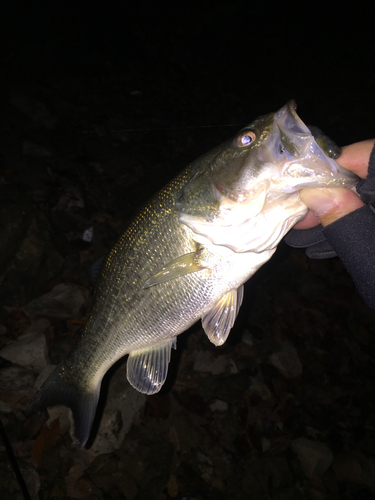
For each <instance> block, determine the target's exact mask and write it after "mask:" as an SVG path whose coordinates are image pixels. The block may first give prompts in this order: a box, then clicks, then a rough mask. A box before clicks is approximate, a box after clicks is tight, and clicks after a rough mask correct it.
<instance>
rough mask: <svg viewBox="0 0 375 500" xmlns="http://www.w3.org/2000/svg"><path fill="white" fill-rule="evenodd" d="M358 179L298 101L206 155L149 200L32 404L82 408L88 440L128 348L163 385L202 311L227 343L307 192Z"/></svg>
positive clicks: (215, 338) (145, 377)
mask: <svg viewBox="0 0 375 500" xmlns="http://www.w3.org/2000/svg"><path fill="white" fill-rule="evenodd" d="M246 134H247V135H246ZM248 141H250V142H248ZM355 183H356V177H355V176H354V175H353V174H351V173H349V172H347V171H344V170H343V169H341V167H339V166H338V165H337V164H336V163H335V162H334V161H333V160H331V159H329V158H328V157H327V156H326V155H325V154H324V153H323V151H322V150H321V148H320V147H319V146H318V145H317V144H316V141H315V140H314V138H313V136H312V135H311V133H310V131H309V130H308V129H307V127H306V126H305V125H304V124H303V122H302V121H301V120H300V119H299V117H298V115H297V114H296V112H295V104H294V103H293V102H291V103H288V104H287V105H286V106H284V107H283V108H281V110H279V111H278V112H277V113H273V114H269V115H265V116H264V117H260V118H259V119H257V120H255V121H254V122H253V123H252V124H250V125H249V126H248V127H246V128H245V129H244V131H240V133H239V134H237V135H236V137H235V138H234V139H231V140H230V141H228V142H226V143H224V144H223V145H221V146H218V147H217V148H215V149H213V150H212V151H211V152H209V153H207V154H206V155H203V156H202V157H200V158H199V159H198V160H196V161H195V162H193V163H192V164H191V165H189V166H188V167H187V168H186V169H185V170H183V171H182V172H181V173H180V174H179V175H178V176H177V177H176V178H175V179H173V180H172V181H171V182H170V183H169V184H168V185H167V186H166V187H165V188H164V189H162V190H161V191H159V192H158V193H157V194H156V195H155V196H154V197H153V198H152V199H151V200H150V201H149V202H147V203H146V204H145V205H144V207H143V208H142V209H141V210H140V212H139V213H138V215H137V216H136V217H135V218H134V219H133V221H132V222H131V223H130V225H129V226H128V228H127V229H126V231H125V232H124V234H123V235H122V236H121V237H120V239H119V240H118V242H117V243H116V244H115V246H114V247H113V249H112V250H111V252H110V253H109V255H108V257H107V259H106V260H105V263H104V264H103V267H102V270H101V275H100V277H99V281H98V284H97V287H96V291H95V300H94V306H93V311H92V314H91V316H90V318H89V320H88V322H87V325H86V328H85V331H84V333H83V335H82V337H81V339H80V342H79V344H78V346H77V347H76V349H74V350H73V352H72V353H71V354H70V355H69V356H68V358H67V359H66V360H65V361H63V362H62V363H60V365H58V367H56V369H55V371H54V372H53V373H52V375H51V376H50V377H49V378H48V379H47V380H46V382H45V383H44V384H43V386H42V387H41V389H40V391H39V392H38V393H37V394H36V396H35V399H34V402H33V405H32V408H33V410H37V409H39V408H42V407H46V406H53V405H55V404H63V405H65V406H68V407H69V408H71V410H72V412H73V418H74V439H75V441H76V442H77V443H78V444H79V445H80V446H84V444H85V443H86V441H87V439H88V437H89V434H90V430H91V425H92V421H93V418H94V415H95V411H96V406H97V400H98V397H99V392H100V385H101V381H102V378H103V376H104V374H105V373H106V372H107V370H108V369H109V368H110V367H111V366H112V365H113V364H114V363H115V362H116V361H117V360H118V359H119V358H121V357H123V356H124V355H125V354H129V358H128V361H127V376H128V379H129V382H130V383H131V384H132V385H133V387H135V388H136V389H138V390H140V391H141V392H144V393H146V394H153V393H155V392H157V391H159V390H160V388H161V386H162V384H163V383H164V381H165V378H166V376H167V370H168V363H169V360H170V353H171V348H172V347H174V346H175V343H176V337H177V336H178V335H179V334H180V333H182V332H183V331H185V330H187V329H188V328H189V327H190V326H191V325H193V324H194V323H195V322H196V321H197V320H198V319H200V318H201V319H202V324H203V328H204V330H205V332H206V334H207V336H208V338H209V339H210V340H211V341H212V342H213V343H214V344H215V345H222V344H223V343H224V342H225V340H226V338H227V336H228V334H229V332H230V329H231V327H232V326H233V323H234V320H235V318H236V315H237V313H238V309H239V307H240V305H241V302H242V297H243V283H244V282H245V281H247V279H249V278H250V277H251V276H252V275H253V274H254V273H255V272H256V270H257V269H259V268H260V267H261V266H262V265H263V264H264V263H265V262H266V261H267V260H268V259H269V258H270V257H271V256H272V254H273V253H274V252H275V250H276V247H277V244H278V242H279V241H280V239H281V238H282V237H283V236H284V235H285V233H286V232H287V231H288V230H289V229H290V227H292V226H293V225H294V224H295V223H296V222H297V221H298V220H300V219H301V218H302V217H303V216H304V214H305V213H306V211H307V208H306V207H305V206H304V205H303V203H302V202H301V200H300V199H299V196H298V190H299V189H301V187H307V186H322V185H331V186H333V185H344V186H353V185H355Z"/></svg>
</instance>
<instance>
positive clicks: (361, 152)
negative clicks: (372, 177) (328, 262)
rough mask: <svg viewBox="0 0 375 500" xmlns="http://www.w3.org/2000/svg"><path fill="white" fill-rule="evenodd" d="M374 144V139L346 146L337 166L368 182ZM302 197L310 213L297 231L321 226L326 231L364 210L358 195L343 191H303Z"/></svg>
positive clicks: (343, 189)
mask: <svg viewBox="0 0 375 500" xmlns="http://www.w3.org/2000/svg"><path fill="white" fill-rule="evenodd" d="M374 144H375V139H370V140H367V141H361V142H357V143H355V144H350V145H349V146H345V147H343V148H342V153H341V155H340V157H339V158H338V159H337V162H338V163H339V164H340V165H341V166H342V167H344V168H346V169H348V170H351V171H352V172H354V173H356V174H357V175H358V176H359V177H361V178H362V179H366V178H367V173H368V163H369V158H370V154H371V151H372V149H373V147H374ZM300 197H301V200H302V201H303V202H304V203H305V205H306V206H307V207H308V208H309V212H308V213H307V215H306V217H305V218H304V219H303V220H302V221H301V222H299V223H298V224H296V226H295V229H308V228H310V227H314V226H316V225H318V224H319V222H320V223H321V224H322V226H324V227H325V226H328V224H331V223H332V222H334V221H336V220H337V219H340V218H341V217H344V215H347V214H349V213H351V212H353V211H354V210H357V209H358V208H361V207H363V206H364V203H363V201H362V200H361V198H360V197H359V196H358V195H357V194H356V193H354V192H353V191H351V190H349V189H346V188H342V187H339V188H307V189H302V190H301V192H300Z"/></svg>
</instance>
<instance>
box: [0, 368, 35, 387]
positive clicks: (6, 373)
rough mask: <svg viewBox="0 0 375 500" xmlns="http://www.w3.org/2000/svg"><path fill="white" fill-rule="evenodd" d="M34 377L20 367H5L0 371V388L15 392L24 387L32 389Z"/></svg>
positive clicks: (31, 373)
mask: <svg viewBox="0 0 375 500" xmlns="http://www.w3.org/2000/svg"><path fill="white" fill-rule="evenodd" d="M34 381H35V375H34V374H33V372H32V371H30V370H27V369H26V368H23V367H21V366H7V367H5V368H1V369H0V387H3V388H6V389H10V390H12V391H17V390H19V389H24V388H25V387H33V386H34Z"/></svg>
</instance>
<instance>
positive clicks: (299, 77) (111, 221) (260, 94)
mask: <svg viewBox="0 0 375 500" xmlns="http://www.w3.org/2000/svg"><path fill="white" fill-rule="evenodd" d="M219 4H220V2H219ZM216 16H217V19H216V20H218V19H219V18H220V19H221V18H222V17H220V16H221V14H220V15H219V13H218V11H217V12H216ZM129 26H130V25H129ZM129 26H128V28H129ZM130 28H131V32H130V34H129V35H128V36H129V40H130V41H133V40H134V39H135V40H136V42H137V44H138V45H139V47H140V52H139V53H137V54H138V55H137V57H136V56H133V57H129V58H128V59H127V60H126V63H124V62H123V61H122V62H121V61H120V59H121V58H120V57H119V55H118V54H114V55H113V54H112V55H111V56H109V55H108V51H105V50H104V49H103V50H99V48H98V47H99V45H95V44H94V46H93V49H92V51H91V52H90V51H88V49H87V47H86V45H85V42H84V41H80V44H79V49H80V50H78V51H77V53H76V54H75V55H74V57H71V56H72V54H71V53H69V57H68V56H67V55H66V53H65V52H64V50H63V49H62V48H61V47H59V42H60V43H61V34H60V35H56V36H54V35H53V34H51V33H49V35H48V37H47V40H48V41H49V45H48V44H46V45H44V46H42V45H41V44H38V43H34V44H32V43H31V44H30V45H27V44H26V43H24V44H23V45H22V46H21V45H17V44H16V43H15V42H14V44H13V47H12V48H13V50H8V52H7V57H6V59H5V64H4V68H3V73H2V79H1V82H2V87H1V101H0V106H1V109H0V111H1V133H0V148H1V177H0V274H1V276H0V284H1V286H0V301H1V304H2V308H1V310H0V321H1V326H0V419H1V423H2V426H3V430H2V438H3V444H2V445H1V441H0V462H1V467H0V491H1V492H4V493H1V496H2V498H6V499H7V500H8V499H9V500H13V499H14V500H16V499H17V500H18V499H22V498H32V499H38V498H39V499H40V500H47V499H56V498H76V499H93V500H94V499H95V500H96V499H98V500H99V499H107V498H111V499H114V500H115V499H127V500H151V499H152V500H153V499H155V500H167V499H172V498H173V499H176V500H177V499H181V500H182V499H185V498H186V499H197V500H198V499H199V500H201V499H205V498H207V499H239V500H242V499H247V498H251V499H254V500H257V499H259V500H262V499H275V500H276V499H277V500H300V499H301V500H302V499H314V500H315V499H316V500H323V499H361V500H366V499H371V498H375V456H374V449H375V404H374V401H375V399H374V389H375V366H374V361H373V360H374V349H375V341H374V333H375V316H374V313H373V312H372V311H371V310H370V309H369V308H368V307H367V306H366V305H365V304H364V303H363V301H362V299H361V298H360V297H359V295H358V294H357V292H356V290H355V289H354V286H353V284H352V282H351V279H350V278H349V277H348V275H347V274H346V272H345V270H344V269H343V267H342V265H341V263H340V262H339V261H338V259H330V260H325V261H314V260H310V259H308V258H307V257H306V256H305V254H304V253H303V251H302V250H292V249H290V248H288V247H287V246H286V245H284V244H281V245H280V247H279V249H278V251H277V254H276V255H275V257H274V258H273V259H272V261H271V262H270V263H268V264H267V265H265V266H264V267H263V268H262V269H261V270H260V271H259V272H258V273H257V275H256V276H254V278H253V279H252V280H251V281H250V282H249V283H248V284H247V285H246V289H245V299H244V303H243V305H242V308H241V312H240V314H239V317H238V320H237V322H236V325H235V327H234V329H233V331H232V333H231V334H230V337H229V339H228V341H227V342H226V344H225V345H224V346H223V347H220V348H215V347H214V346H213V345H212V344H210V342H209V341H208V339H207V338H206V336H205V335H204V333H203V331H202V329H201V328H200V325H198V324H197V325H196V326H194V327H193V328H191V330H190V331H189V332H187V333H185V334H184V335H181V336H180V337H179V339H178V349H177V351H176V352H173V354H172V361H171V366H170V370H169V375H168V380H167V383H166V384H165V386H164V387H163V389H162V391H161V392H160V393H159V394H157V395H154V396H150V397H146V396H143V395H141V394H139V393H137V392H136V391H134V390H133V389H132V388H131V387H130V386H129V384H128V382H127V380H126V376H125V371H124V370H125V368H126V365H125V364H124V362H120V363H119V364H118V365H116V366H115V367H114V368H113V369H112V370H111V371H110V373H109V374H108V376H107V377H106V379H105V381H104V390H103V397H102V398H101V400H100V405H99V406H100V408H99V412H98V419H97V421H96V422H95V425H94V433H93V437H92V439H91V442H90V443H89V447H88V448H87V449H83V450H79V449H77V448H75V447H74V446H73V445H72V441H71V438H70V434H69V428H70V424H69V415H68V413H67V412H66V411H65V410H64V409H63V408H60V409H59V408H57V409H54V410H50V411H49V412H48V413H47V412H42V413H39V414H31V415H29V414H27V412H26V409H27V407H28V404H29V402H30V400H31V398H32V396H33V394H34V393H35V391H36V388H37V387H39V385H40V383H41V381H42V380H43V379H44V378H45V377H46V375H47V374H48V373H49V372H50V371H51V369H52V367H53V366H55V365H56V364H58V363H59V362H60V361H61V360H62V359H64V357H65V356H66V355H67V353H68V352H69V351H70V350H71V349H72V347H73V346H74V345H75V343H76V342H77V339H78V338H79V336H80V333H81V332H82V330H83V327H84V325H85V322H86V320H87V318H88V315H89V313H90V308H91V304H92V289H93V285H92V283H91V281H90V277H89V269H90V266H91V265H92V264H93V263H94V262H95V261H96V260H97V259H98V258H100V257H101V256H102V255H104V254H105V253H106V252H107V251H108V250H109V249H110V248H111V246H112V245H113V243H114V242H115V241H116V239H117V237H118V236H119V235H120V234H121V232H122V230H123V229H124V227H125V226H126V223H127V221H128V220H129V218H130V217H131V216H132V214H133V213H134V211H135V210H136V209H137V208H138V207H139V206H140V205H141V204H142V203H143V202H144V201H145V200H146V199H147V198H148V197H149V196H150V195H151V194H153V193H154V192H155V191H156V190H157V189H158V188H159V187H161V186H162V185H163V184H164V183H165V182H166V181H167V180H168V179H170V178H171V177H172V176H173V175H174V174H175V173H176V172H178V171H179V170H180V169H181V168H183V167H184V166H185V165H186V164H187V163H188V162H189V161H190V160H192V159H194V158H196V157H197V156H198V155H200V154H201V153H204V152H206V151H207V150H209V149H210V148H211V147H213V146H215V145H217V144H219V143H220V142H221V141H222V140H224V139H226V138H227V137H228V136H230V135H231V134H232V133H234V132H235V131H236V130H237V129H238V128H241V126H242V125H243V124H245V123H246V122H248V121H250V120H252V119H253V118H255V117H256V116H257V115H259V114H264V113H266V112H269V111H273V110H275V109H277V107H280V106H282V105H283V104H284V102H285V101H286V100H287V99H289V98H290V97H295V98H296V99H297V102H298V100H299V98H300V99H301V100H302V107H301V109H300V115H301V117H302V119H305V116H304V110H303V105H305V108H306V115H307V116H306V120H307V122H308V123H311V122H315V123H314V124H316V125H318V126H320V127H321V128H322V129H324V130H325V131H326V132H328V133H330V134H331V135H332V132H335V133H336V136H335V134H333V137H334V138H335V139H336V140H337V141H338V142H339V143H340V144H343V143H348V142H352V141H355V140H359V139H362V138H367V137H370V136H371V135H373V121H372V120H371V119H370V116H371V114H372V113H371V114H369V113H368V112H367V111H366V109H367V105H368V101H367V97H366V96H368V95H369V89H371V88H372V86H373V79H372V77H371V76H364V77H363V78H362V79H361V80H360V81H359V82H358V81H357V80H356V79H354V77H353V76H352V72H351V71H349V70H347V71H346V72H345V71H344V70H343V71H342V72H341V78H342V79H341V82H345V84H343V85H342V86H341V87H340V93H336V92H335V91H334V90H333V89H332V86H333V85H334V84H336V83H335V82H336V74H337V72H336V73H335V72H334V71H332V72H331V73H330V72H326V73H324V72H323V74H324V84H323V86H322V88H321V89H320V93H319V94H318V96H321V97H320V98H319V97H317V94H316V92H315V90H316V88H317V85H318V83H317V82H318V80H314V79H313V78H312V79H310V78H308V74H307V73H306V72H305V73H304V71H303V70H302V71H300V70H298V71H297V70H293V68H292V70H293V71H294V73H293V75H294V78H293V79H292V82H291V83H290V80H289V79H288V75H284V76H283V75H281V76H280V79H279V80H278V81H275V80H273V79H271V78H270V79H269V81H268V82H267V85H266V86H265V84H264V81H265V78H266V75H268V74H269V71H270V70H271V69H273V68H274V67H273V68H271V67H269V66H268V63H267V60H264V59H262V58H260V57H259V59H257V58H256V57H257V55H256V53H255V54H254V56H255V62H258V63H259V65H258V69H257V71H258V73H256V74H257V75H259V78H258V79H256V80H255V81H254V79H252V77H250V76H249V77H248V78H247V79H246V78H245V76H244V75H246V71H245V70H246V67H245V69H244V68H243V67H242V66H241V69H240V70H238V69H237V76H240V77H242V80H241V78H239V80H241V83H238V81H236V83H234V82H235V78H234V75H233V74H232V73H230V71H229V70H228V67H226V70H225V72H224V73H223V74H222V75H221V76H222V81H221V84H220V85H219V84H218V83H217V82H218V81H220V78H219V76H220V71H218V70H217V68H216V67H214V64H213V63H211V65H210V64H206V63H207V53H204V55H205V57H206V59H204V57H203V59H199V58H198V62H196V63H194V64H195V65H193V64H192V61H193V60H194V61H195V57H197V47H196V46H194V45H193V46H191V47H188V48H186V52H185V53H184V54H185V55H184V57H182V56H181V54H180V53H179V51H178V50H177V48H176V49H175V50H173V46H172V48H171V45H170V44H169V42H168V43H167V42H164V43H165V45H164V44H163V43H162V42H161V41H159V42H158V41H157V39H151V37H149V38H148V37H147V34H146V33H147V32H146V28H142V29H144V31H142V29H141V24H140V23H139V24H138V25H137V24H136V23H135V25H131V27H130ZM130 28H129V29H130ZM77 32H78V31H77ZM107 34H108V33H107ZM75 36H77V33H75ZM199 36H200V37H201V38H200V40H202V37H203V34H202V33H200V35H199ZM73 38H74V37H73ZM85 40H86V42H87V39H85ZM161 40H162V39H161ZM91 41H92V40H91ZM89 42H90V40H89V41H88V42H87V44H89ZM108 43H110V42H108ZM129 43H130V42H129ZM267 43H268V45H267ZM317 43H318V48H319V41H318V42H317ZM321 43H322V44H323V42H321ZM166 46H168V48H169V49H168V50H169V53H168V56H166V55H165V54H164V56H163V58H161V59H158V57H159V54H161V53H163V50H165V47H166ZM265 47H266V48H267V47H268V48H270V47H272V41H268V42H267V41H266V42H265ZM320 48H322V47H320ZM71 49H72V50H73V49H75V47H74V46H73V43H72V46H71ZM56 50H57V51H58V54H59V56H60V57H59V58H58V60H57V61H55V60H54V59H55V58H54V54H55V52H54V51H56ZM189 50H190V52H189ZM231 50H233V46H232V47H231ZM62 54H64V55H62ZM88 54H90V56H88ZM139 54H141V59H140V60H139V57H140V56H139ZM226 54H227V53H225V52H224V55H223V57H224V59H225V55H226ZM346 55H347V54H346ZM146 56H147V57H146ZM148 56H150V57H149V58H148ZM142 57H143V59H142ZM238 57H240V55H238ZM342 57H343V58H344V55H343V56H342ZM145 60H147V62H148V63H149V64H148V65H147V67H146V66H145V64H144V61H145ZM46 61H48V64H47V62H46ZM339 62H340V60H339ZM331 63H332V65H333V66H334V65H335V64H336V65H337V64H339V63H338V62H337V58H333V60H332V61H331V62H330V64H331ZM327 64H328V63H327ZM353 64H354V63H353ZM292 66H293V65H292ZM327 67H328V66H327ZM192 68H194V71H195V72H193V71H192ZM343 68H344V67H343ZM336 69H337V67H336ZM215 71H216V73H215ZM232 77H233V80H232V79H231V78H232ZM319 82H320V80H319ZM289 83H290V84H289ZM320 83H321V82H320ZM354 83H355V85H356V87H355V88H356V92H355V93H353V85H354ZM323 87H324V88H323ZM254 96H256V99H253V98H254ZM343 103H345V106H346V108H344V107H343ZM348 109H349V111H348ZM249 114H250V116H249ZM354 121H355V123H356V126H355V127H353V125H352V124H353V122H354ZM233 124H234V126H232V125H233ZM327 129H328V130H327ZM371 131H372V132H371ZM17 474H21V476H22V477H23V481H24V482H23V481H22V478H20V477H17Z"/></svg>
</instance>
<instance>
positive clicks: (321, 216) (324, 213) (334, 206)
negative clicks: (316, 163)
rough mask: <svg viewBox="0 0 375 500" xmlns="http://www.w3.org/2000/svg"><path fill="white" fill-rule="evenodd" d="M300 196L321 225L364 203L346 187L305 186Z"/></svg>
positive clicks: (326, 224) (329, 222) (325, 224)
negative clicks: (313, 187)
mask: <svg viewBox="0 0 375 500" xmlns="http://www.w3.org/2000/svg"><path fill="white" fill-rule="evenodd" d="M300 197H301V200H302V201H303V203H304V204H305V205H306V206H307V207H308V208H309V209H310V210H311V211H312V212H313V213H314V215H315V216H316V218H317V219H318V220H319V222H320V223H321V224H322V226H328V224H331V223H332V222H334V221H335V220H337V219H340V218H341V217H344V215H347V214H349V213H350V212H353V211H354V210H357V209H358V208H361V207H363V205H364V203H363V201H362V200H361V199H360V198H359V196H358V195H357V194H355V193H354V192H353V191H350V190H349V189H346V188H315V189H312V188H307V189H302V190H301V191H300ZM302 222H304V221H302ZM305 227H312V226H311V225H310V226H307V225H306V226H305Z"/></svg>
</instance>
